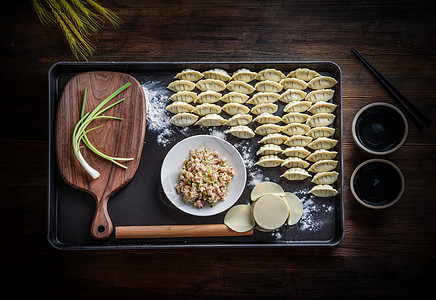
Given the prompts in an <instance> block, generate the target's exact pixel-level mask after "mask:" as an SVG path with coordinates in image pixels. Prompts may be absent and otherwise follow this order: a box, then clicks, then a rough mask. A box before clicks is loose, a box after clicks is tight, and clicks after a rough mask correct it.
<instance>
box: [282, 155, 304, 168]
mask: <svg viewBox="0 0 436 300" xmlns="http://www.w3.org/2000/svg"><path fill="white" fill-rule="evenodd" d="M281 166H282V167H286V168H302V169H306V168H307V167H308V166H309V163H308V162H307V161H305V160H304V159H302V158H299V157H292V156H291V157H288V158H286V159H285V160H284V161H283V162H282V165H281Z"/></svg>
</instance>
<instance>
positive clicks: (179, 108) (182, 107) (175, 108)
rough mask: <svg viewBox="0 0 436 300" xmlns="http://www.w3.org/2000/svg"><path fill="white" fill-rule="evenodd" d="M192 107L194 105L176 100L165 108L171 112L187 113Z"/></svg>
mask: <svg viewBox="0 0 436 300" xmlns="http://www.w3.org/2000/svg"><path fill="white" fill-rule="evenodd" d="M193 109H194V106H192V105H191V104H188V103H186V102H183V101H176V102H173V103H171V104H170V105H168V106H167V107H166V110H168V111H169V112H172V113H173V114H179V113H188V112H191V111H192V110H193Z"/></svg>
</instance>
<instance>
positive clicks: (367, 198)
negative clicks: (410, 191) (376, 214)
mask: <svg viewBox="0 0 436 300" xmlns="http://www.w3.org/2000/svg"><path fill="white" fill-rule="evenodd" d="M353 185H354V190H355V192H356V194H357V196H358V197H359V198H360V199H362V201H364V202H366V203H368V204H370V205H374V206H382V205H386V204H389V203H390V202H392V201H394V200H395V199H396V198H397V197H398V195H399V194H400V192H401V186H402V182H401V177H400V175H399V174H398V172H397V170H396V169H395V168H394V167H392V166H391V165H388V164H386V163H383V162H377V161H376V162H371V163H368V164H366V165H364V166H363V167H362V168H360V169H359V171H358V172H357V173H356V175H355V177H354V181H353Z"/></svg>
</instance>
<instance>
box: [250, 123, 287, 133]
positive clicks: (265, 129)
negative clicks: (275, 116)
mask: <svg viewBox="0 0 436 300" xmlns="http://www.w3.org/2000/svg"><path fill="white" fill-rule="evenodd" d="M282 129H283V126H280V125H277V124H263V125H260V126H258V127H257V128H256V130H254V132H255V133H257V134H258V135H268V134H272V133H279V132H280V131H282Z"/></svg>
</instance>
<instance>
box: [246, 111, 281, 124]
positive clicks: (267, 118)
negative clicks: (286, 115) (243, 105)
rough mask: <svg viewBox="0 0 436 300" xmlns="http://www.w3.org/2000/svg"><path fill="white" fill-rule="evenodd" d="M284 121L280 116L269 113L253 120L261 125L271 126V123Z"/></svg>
mask: <svg viewBox="0 0 436 300" xmlns="http://www.w3.org/2000/svg"><path fill="white" fill-rule="evenodd" d="M281 120H282V118H280V117H279V116H276V115H273V114H269V113H263V114H260V115H258V116H257V117H255V118H254V119H253V121H254V122H257V123H260V124H269V123H273V124H275V123H278V122H280V121H281Z"/></svg>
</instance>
